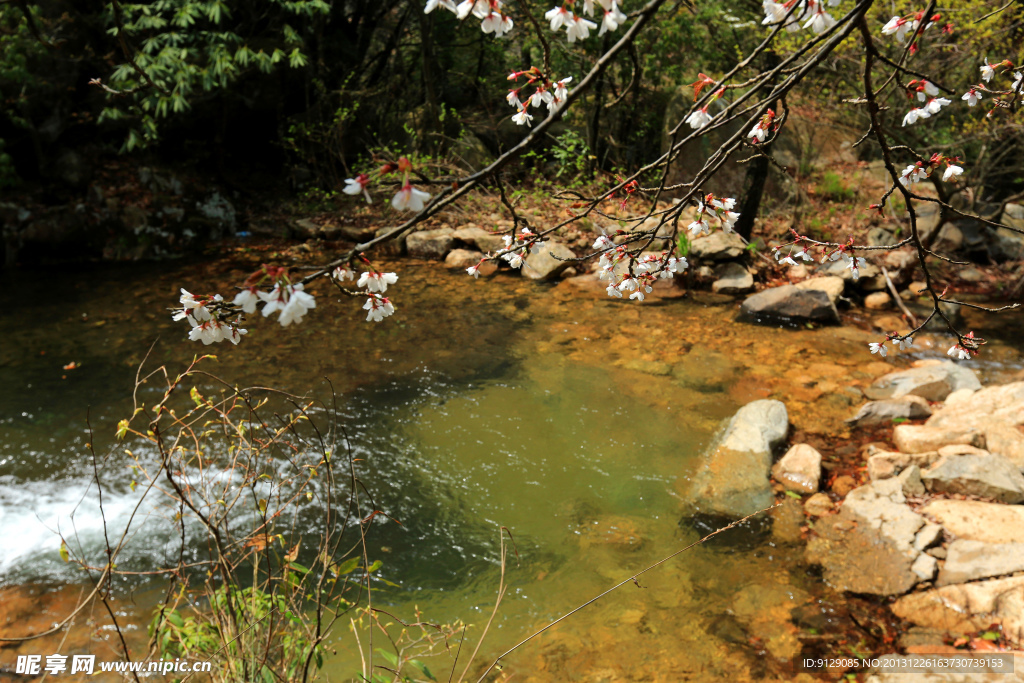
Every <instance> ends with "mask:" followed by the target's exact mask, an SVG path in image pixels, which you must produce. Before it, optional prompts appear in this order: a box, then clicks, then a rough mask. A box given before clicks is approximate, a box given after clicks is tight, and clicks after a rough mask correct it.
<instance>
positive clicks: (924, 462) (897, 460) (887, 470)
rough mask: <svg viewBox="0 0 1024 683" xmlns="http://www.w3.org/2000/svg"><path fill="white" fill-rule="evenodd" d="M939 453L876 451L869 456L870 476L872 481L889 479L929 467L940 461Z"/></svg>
mask: <svg viewBox="0 0 1024 683" xmlns="http://www.w3.org/2000/svg"><path fill="white" fill-rule="evenodd" d="M939 457H940V456H939V454H938V452H937V451H928V452H925V453H900V452H899V451H876V452H873V453H871V454H870V455H868V476H869V477H871V480H872V481H875V480H878V479H889V478H891V477H895V476H896V475H897V474H900V473H901V472H903V471H904V470H905V469H907V468H909V467H912V466H916V467H918V468H921V467H928V466H930V465H931V464H932V463H934V462H936V461H937V460H938V459H939Z"/></svg>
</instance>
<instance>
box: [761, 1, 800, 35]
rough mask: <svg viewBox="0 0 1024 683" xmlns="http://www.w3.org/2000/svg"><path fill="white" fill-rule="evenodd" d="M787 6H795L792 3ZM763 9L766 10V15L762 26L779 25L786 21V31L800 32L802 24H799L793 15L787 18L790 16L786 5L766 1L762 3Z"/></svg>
mask: <svg viewBox="0 0 1024 683" xmlns="http://www.w3.org/2000/svg"><path fill="white" fill-rule="evenodd" d="M786 4H787V5H789V6H792V5H793V3H792V2H789V3H786ZM762 9H764V14H765V17H764V20H763V21H762V22H761V24H762V25H764V26H769V25H773V24H779V23H781V22H783V21H785V22H786V30H788V31H799V30H800V24H798V23H797V21H796V17H795V16H793V15H790V16H788V17H787V16H786V15H787V14H789V8H788V7H787V6H786V5H782V4H780V3H777V2H773V0H764V2H763V3H762ZM794 14H797V12H794Z"/></svg>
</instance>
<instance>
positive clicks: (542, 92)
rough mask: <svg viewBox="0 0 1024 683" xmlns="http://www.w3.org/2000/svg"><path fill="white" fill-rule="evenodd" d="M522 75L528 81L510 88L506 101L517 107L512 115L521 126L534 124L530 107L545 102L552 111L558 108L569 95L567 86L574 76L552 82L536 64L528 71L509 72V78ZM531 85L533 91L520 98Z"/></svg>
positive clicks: (514, 78) (511, 79)
mask: <svg viewBox="0 0 1024 683" xmlns="http://www.w3.org/2000/svg"><path fill="white" fill-rule="evenodd" d="M522 77H525V78H526V83H524V84H523V85H521V86H519V87H518V88H513V89H511V90H509V91H508V96H506V98H505V101H506V102H508V103H509V104H510V105H511V106H513V107H515V108H516V110H517V113H516V114H514V115H513V116H512V120H513V121H514V122H515V123H516V124H518V125H520V126H522V125H527V126H529V125H532V124H531V123H530V122H531V121H533V114H530V113H529V107H531V106H533V107H540V106H541V105H542V104H544V105H547V108H548V111H549V112H551V111H554V110H555V109H557V108H558V105H560V104H561V103H562V102H564V101H565V98H566V97H568V95H569V89H568V88H567V87H566V86H568V85H569V83H571V82H572V76H566V77H565V78H563V79H562V80H560V81H554V82H552V81H551V80H549V79H548V78H547V77H546V76H545V75H544V74H543V73H541V71H540V69H538V68H537V67H535V66H534V67H530V69H529V70H527V71H513V72H512V73H511V74H509V76H508V80H510V81H516V80H518V79H519V78H522ZM530 87H532V88H533V92H532V93H531V94H530V95H529V96H526V97H525V98H523V99H520V96H521V95H523V94H524V93H523V91H524V90H526V89H527V88H530Z"/></svg>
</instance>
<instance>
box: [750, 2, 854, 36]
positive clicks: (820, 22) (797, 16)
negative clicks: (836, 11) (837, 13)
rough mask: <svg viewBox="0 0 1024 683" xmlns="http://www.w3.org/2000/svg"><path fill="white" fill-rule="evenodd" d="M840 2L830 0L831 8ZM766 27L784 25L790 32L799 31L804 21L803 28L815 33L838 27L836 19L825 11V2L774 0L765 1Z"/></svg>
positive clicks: (763, 6) (763, 4) (763, 3)
mask: <svg viewBox="0 0 1024 683" xmlns="http://www.w3.org/2000/svg"><path fill="white" fill-rule="evenodd" d="M838 4H839V0H828V6H829V7H835V6H836V5H838ZM761 5H762V8H763V9H764V21H762V22H761V23H762V24H763V25H765V26H777V25H778V24H783V25H784V26H785V27H786V30H788V31H799V30H800V22H801V21H803V22H804V23H803V28H809V29H811V30H812V31H814V32H815V33H824V32H825V31H827V30H828V29H830V28H832V27H833V26H835V25H836V20H835V18H834V17H833V16H832V15H831V14H829V13H828V12H826V11H825V2H823V1H821V0H788V1H787V2H783V3H779V2H775V1H774V0H764V1H763V2H762V3H761Z"/></svg>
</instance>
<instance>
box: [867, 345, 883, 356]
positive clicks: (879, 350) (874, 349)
mask: <svg viewBox="0 0 1024 683" xmlns="http://www.w3.org/2000/svg"><path fill="white" fill-rule="evenodd" d="M868 348H869V349H871V353H877V354H878V355H879V356H881V357H882V358H885V354H886V350H885V342H871V343H870V344H868Z"/></svg>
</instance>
